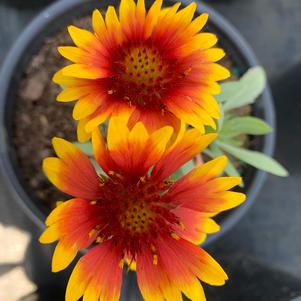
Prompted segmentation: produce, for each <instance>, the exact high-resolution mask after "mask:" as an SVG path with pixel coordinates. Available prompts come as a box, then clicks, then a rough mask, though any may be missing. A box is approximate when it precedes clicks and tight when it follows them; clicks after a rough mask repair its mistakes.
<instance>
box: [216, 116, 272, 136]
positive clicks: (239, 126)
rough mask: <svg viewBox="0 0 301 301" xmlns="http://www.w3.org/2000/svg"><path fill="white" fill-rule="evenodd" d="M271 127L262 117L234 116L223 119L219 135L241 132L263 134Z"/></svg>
mask: <svg viewBox="0 0 301 301" xmlns="http://www.w3.org/2000/svg"><path fill="white" fill-rule="evenodd" d="M272 130H273V129H272V128H271V127H270V126H269V125H268V124H267V123H266V122H265V121H263V120H262V119H260V118H257V117H251V116H235V117H232V118H230V119H225V121H224V123H223V127H222V130H221V132H220V135H221V136H225V137H234V136H238V135H241V134H248V135H265V134H268V133H270V132H271V131H272Z"/></svg>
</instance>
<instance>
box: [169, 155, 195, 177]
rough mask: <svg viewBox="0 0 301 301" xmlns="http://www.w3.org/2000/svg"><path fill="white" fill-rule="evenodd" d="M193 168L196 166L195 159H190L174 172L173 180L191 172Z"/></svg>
mask: <svg viewBox="0 0 301 301" xmlns="http://www.w3.org/2000/svg"><path fill="white" fill-rule="evenodd" d="M193 168H195V163H194V161H193V160H190V161H188V162H187V163H185V164H184V165H183V166H182V167H180V168H179V169H178V170H177V171H175V172H174V174H173V175H172V176H171V178H172V179H173V180H178V179H180V178H181V177H183V176H184V175H186V174H187V173H188V172H190V171H191V170H192V169H193Z"/></svg>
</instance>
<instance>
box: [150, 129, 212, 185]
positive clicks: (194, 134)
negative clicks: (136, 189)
mask: <svg viewBox="0 0 301 301" xmlns="http://www.w3.org/2000/svg"><path fill="white" fill-rule="evenodd" d="M216 136H217V135H216V134H207V135H201V134H200V132H199V131H197V130H195V129H193V130H189V131H187V132H186V133H185V134H184V136H183V138H182V139H181V140H180V141H179V142H178V143H177V144H176V145H175V146H174V147H173V148H171V149H170V150H169V151H167V152H166V153H165V155H164V156H163V157H162V159H161V160H160V161H159V162H158V163H157V164H156V165H155V167H154V169H153V171H152V177H153V178H154V179H158V180H163V179H166V178H167V177H169V176H170V175H171V174H172V173H173V172H175V171H176V170H177V169H178V168H179V167H180V166H182V165H183V164H184V163H186V162H187V161H189V160H191V159H192V158H193V157H194V156H196V155H197V154H198V153H200V152H201V151H202V150H203V149H204V148H205V147H207V146H208V145H209V144H210V143H211V142H212V141H213V140H214V139H215V138H216Z"/></svg>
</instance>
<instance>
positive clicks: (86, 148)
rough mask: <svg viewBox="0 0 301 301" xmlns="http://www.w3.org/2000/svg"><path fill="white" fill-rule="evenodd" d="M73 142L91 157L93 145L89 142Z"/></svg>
mask: <svg viewBox="0 0 301 301" xmlns="http://www.w3.org/2000/svg"><path fill="white" fill-rule="evenodd" d="M73 144H74V145H75V146H76V147H78V148H79V149H80V150H81V151H82V152H83V153H84V154H85V155H87V156H89V157H93V147H92V143H91V142H86V143H80V142H73Z"/></svg>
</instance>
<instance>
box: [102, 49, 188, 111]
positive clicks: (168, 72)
mask: <svg viewBox="0 0 301 301" xmlns="http://www.w3.org/2000/svg"><path fill="white" fill-rule="evenodd" d="M176 65H177V64H176V61H174V60H169V59H167V58H166V56H165V55H164V54H162V51H160V50H159V49H158V48H157V47H154V46H152V45H150V44H148V43H144V44H139V45H123V46H122V47H120V48H119V49H118V51H116V53H115V54H114V59H113V64H112V70H113V76H112V77H111V78H110V84H109V87H110V89H109V90H108V94H111V95H114V96H116V97H117V98H119V99H122V100H124V101H127V102H128V103H129V104H133V105H138V106H142V107H152V108H157V109H165V105H164V98H165V97H166V96H167V95H168V94H169V92H170V90H171V89H172V87H173V85H174V84H175V83H176V81H177V80H178V79H179V78H181V76H182V75H181V72H180V73H179V72H177V71H176V70H177V66H176Z"/></svg>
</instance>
